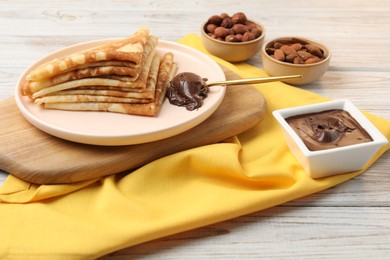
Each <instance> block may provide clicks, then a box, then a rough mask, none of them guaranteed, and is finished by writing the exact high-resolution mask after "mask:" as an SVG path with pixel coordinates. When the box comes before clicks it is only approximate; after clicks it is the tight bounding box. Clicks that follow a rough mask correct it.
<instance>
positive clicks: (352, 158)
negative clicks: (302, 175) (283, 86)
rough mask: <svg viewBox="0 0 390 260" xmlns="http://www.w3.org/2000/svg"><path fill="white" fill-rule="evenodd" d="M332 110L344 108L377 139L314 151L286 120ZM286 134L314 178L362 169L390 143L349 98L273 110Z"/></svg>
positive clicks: (293, 151) (292, 148)
mask: <svg viewBox="0 0 390 260" xmlns="http://www.w3.org/2000/svg"><path fill="white" fill-rule="evenodd" d="M332 109H342V110H344V111H347V112H349V114H350V115H351V116H352V117H353V118H354V119H355V120H356V121H357V122H358V123H359V124H360V126H362V127H363V129H365V130H366V131H367V133H368V134H369V135H370V136H371V137H372V139H373V141H371V142H366V143H360V144H354V145H349V146H343V147H338V148H332V149H327V150H318V151H310V150H309V149H308V148H307V146H306V145H305V144H304V142H303V141H302V139H301V138H300V137H299V136H298V134H297V133H296V132H295V131H294V129H292V127H290V125H289V124H288V123H287V121H286V120H285V119H286V118H288V117H291V116H296V115H303V114H308V113H316V112H322V111H326V110H332ZM273 115H274V117H275V118H276V120H277V121H278V122H279V124H280V126H281V128H282V130H283V134H284V136H285V139H286V142H287V145H288V147H289V148H290V150H291V152H292V153H293V154H294V156H295V158H296V159H297V160H298V161H299V162H300V163H301V165H302V166H303V168H304V170H305V171H306V172H307V174H308V175H309V176H311V177H312V178H322V177H327V176H332V175H336V174H341V173H347V172H353V171H358V170H360V169H362V168H363V167H364V166H365V165H366V163H367V162H368V161H369V160H370V159H371V158H372V157H373V156H374V155H375V153H376V152H377V151H378V150H379V149H380V148H381V147H382V146H383V145H385V144H387V143H388V140H387V139H386V137H385V136H384V135H383V134H382V133H381V132H380V131H379V130H378V129H377V128H376V127H375V126H374V125H373V124H372V123H371V122H370V121H369V120H368V119H367V118H366V117H365V116H364V115H363V114H362V113H361V112H360V111H359V109H357V108H356V107H355V106H354V105H353V104H352V103H351V102H350V101H348V100H335V101H330V102H323V103H318V104H313V105H306V106H299V107H292V108H286V109H280V110H275V111H273Z"/></svg>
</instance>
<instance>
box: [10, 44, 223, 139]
mask: <svg viewBox="0 0 390 260" xmlns="http://www.w3.org/2000/svg"><path fill="white" fill-rule="evenodd" d="M112 40H115V39H105V40H98V41H91V42H85V43H80V44H76V45H73V46H70V47H67V48H64V49H61V50H59V51H56V52H54V53H52V54H50V55H48V56H46V57H44V58H42V59H40V60H39V61H37V62H35V63H34V64H33V65H32V66H31V67H30V68H28V69H27V70H26V71H25V72H24V73H23V74H22V75H21V77H20V78H19V80H18V83H17V88H16V94H15V98H16V103H17V106H18V108H19V110H20V111H21V113H22V114H23V116H24V117H25V118H26V119H27V120H28V121H29V122H30V123H31V124H32V125H34V126H35V127H37V128H39V129H41V130H42V131H44V132H46V133H48V134H51V135H54V136H56V137H59V138H62V139H66V140H70V141H74V142H79V143H86V144H94V145H130V144H139V143H146V142H151V141H156V140H160V139H164V138H168V137H171V136H174V135H177V134H180V133H182V132H184V131H187V130H189V129H190V128H192V127H194V126H196V125H198V124H200V123H201V122H203V121H204V120H205V119H207V118H208V117H209V116H210V115H211V114H212V113H213V112H214V111H215V110H216V109H217V108H218V106H219V105H220V103H221V102H222V100H223V97H224V95H225V87H222V86H221V87H219V86H217V87H212V88H210V92H209V95H208V97H207V98H206V99H205V100H204V104H203V105H202V107H200V108H199V109H198V110H196V111H187V110H186V108H184V107H178V106H173V105H171V104H169V102H168V100H165V102H164V104H163V106H162V108H161V110H160V113H159V115H158V116H156V117H147V116H136V115H125V114H119V113H110V112H91V111H87V112H79V111H61V110H50V109H44V108H42V107H40V106H37V105H35V104H33V102H32V101H31V100H30V99H29V98H28V97H25V96H22V95H21V94H20V86H21V85H22V84H23V82H24V79H25V77H26V75H27V74H28V73H29V71H30V70H32V69H33V68H35V67H36V66H38V65H39V64H42V63H43V62H46V61H49V60H51V59H53V58H59V57H64V56H67V55H70V54H72V53H74V52H78V51H81V50H84V49H88V48H91V47H95V46H98V45H100V44H104V43H106V42H109V41H112ZM157 51H158V52H160V53H165V52H167V51H171V52H173V53H174V55H175V61H176V62H177V64H178V73H179V72H185V71H190V72H194V73H196V74H198V75H200V76H201V77H203V78H208V82H213V81H219V80H225V79H226V78H225V74H224V73H223V71H222V69H221V67H220V66H219V65H218V64H217V63H216V62H215V61H213V60H212V59H211V58H210V57H208V56H207V55H205V54H203V53H201V52H200V51H198V50H195V49H193V48H190V47H187V46H185V45H182V44H178V43H174V42H168V41H162V40H160V41H159V44H158V46H157Z"/></svg>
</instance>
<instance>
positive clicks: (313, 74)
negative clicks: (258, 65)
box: [261, 37, 331, 85]
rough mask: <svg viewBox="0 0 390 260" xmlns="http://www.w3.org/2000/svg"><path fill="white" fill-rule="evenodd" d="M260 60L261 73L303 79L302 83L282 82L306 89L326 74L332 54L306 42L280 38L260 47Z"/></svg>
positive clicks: (292, 38)
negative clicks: (262, 71)
mask: <svg viewBox="0 0 390 260" xmlns="http://www.w3.org/2000/svg"><path fill="white" fill-rule="evenodd" d="M261 58H262V63H263V67H264V70H265V71H266V72H267V73H268V74H270V75H271V76H283V75H302V76H303V77H302V79H294V80H287V81H285V82H286V83H290V84H293V85H305V84H309V83H311V82H313V81H316V80H318V79H319V78H321V77H322V75H323V74H324V73H325V72H326V71H327V69H328V67H329V61H330V58H331V52H330V50H329V48H328V47H326V46H325V45H324V44H322V43H318V42H315V41H312V40H309V39H306V38H302V37H281V38H276V39H274V40H271V41H268V42H266V43H265V44H264V45H263V47H262V48H261Z"/></svg>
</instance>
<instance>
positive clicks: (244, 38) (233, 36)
mask: <svg viewBox="0 0 390 260" xmlns="http://www.w3.org/2000/svg"><path fill="white" fill-rule="evenodd" d="M201 38H202V41H203V45H204V47H205V48H206V50H207V51H208V52H209V53H210V54H212V55H214V56H217V57H219V58H221V59H224V60H226V61H229V62H241V61H245V60H248V59H250V58H251V57H253V56H254V55H256V54H257V53H259V52H260V49H261V46H262V44H263V41H264V38H265V28H264V26H263V25H261V24H259V23H256V22H254V21H252V20H249V19H247V17H246V15H245V14H244V13H242V12H238V13H235V14H234V15H232V16H229V15H228V14H226V13H222V14H220V15H213V16H211V17H210V18H209V19H208V20H207V21H206V22H205V23H204V24H203V25H202V27H201Z"/></svg>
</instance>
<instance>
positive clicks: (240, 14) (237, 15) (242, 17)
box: [232, 12, 248, 24]
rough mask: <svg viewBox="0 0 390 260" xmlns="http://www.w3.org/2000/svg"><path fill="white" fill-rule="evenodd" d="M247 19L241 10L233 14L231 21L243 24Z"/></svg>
mask: <svg viewBox="0 0 390 260" xmlns="http://www.w3.org/2000/svg"><path fill="white" fill-rule="evenodd" d="M247 20H248V19H247V18H246V15H245V14H244V13H243V12H238V13H235V14H233V16H232V21H233V23H235V24H236V23H241V24H245V23H246V21H247Z"/></svg>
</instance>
